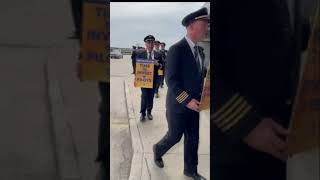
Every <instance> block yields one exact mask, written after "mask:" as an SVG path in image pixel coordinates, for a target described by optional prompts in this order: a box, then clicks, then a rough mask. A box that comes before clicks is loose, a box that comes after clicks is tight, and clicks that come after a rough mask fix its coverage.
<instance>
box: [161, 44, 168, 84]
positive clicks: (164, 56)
mask: <svg viewBox="0 0 320 180" xmlns="http://www.w3.org/2000/svg"><path fill="white" fill-rule="evenodd" d="M165 48H166V43H164V42H161V43H160V52H161V53H162V59H163V68H162V69H163V74H165V67H166V56H167V53H168V51H167V50H166V49H165ZM163 85H164V76H162V77H161V78H160V87H161V88H163Z"/></svg>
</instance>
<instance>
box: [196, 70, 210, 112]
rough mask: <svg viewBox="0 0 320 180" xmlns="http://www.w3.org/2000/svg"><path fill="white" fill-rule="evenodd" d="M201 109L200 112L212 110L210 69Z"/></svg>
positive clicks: (202, 96)
mask: <svg viewBox="0 0 320 180" xmlns="http://www.w3.org/2000/svg"><path fill="white" fill-rule="evenodd" d="M199 108H200V111H202V110H205V109H209V108H210V68H209V69H208V72H207V75H206V78H205V81H204V85H203V90H202V95H201V100H200V107H199Z"/></svg>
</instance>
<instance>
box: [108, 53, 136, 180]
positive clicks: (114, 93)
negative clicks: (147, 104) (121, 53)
mask: <svg viewBox="0 0 320 180" xmlns="http://www.w3.org/2000/svg"><path fill="white" fill-rule="evenodd" d="M110 62H111V65H110V75H111V79H110V81H111V82H110V179H112V180H128V178H129V173H130V166H131V158H132V145H131V138H130V130H129V121H128V112H127V107H126V98H125V89H124V81H125V79H126V78H127V77H128V76H130V73H131V67H130V66H129V64H128V63H127V61H125V60H119V59H111V61H110Z"/></svg>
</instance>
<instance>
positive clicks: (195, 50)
mask: <svg viewBox="0 0 320 180" xmlns="http://www.w3.org/2000/svg"><path fill="white" fill-rule="evenodd" d="M194 57H195V59H196V61H197V67H198V71H199V73H201V65H200V58H199V46H194Z"/></svg>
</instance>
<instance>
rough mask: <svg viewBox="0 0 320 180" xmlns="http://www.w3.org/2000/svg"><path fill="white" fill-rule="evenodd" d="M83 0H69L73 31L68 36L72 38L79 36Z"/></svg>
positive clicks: (78, 37)
mask: <svg viewBox="0 0 320 180" xmlns="http://www.w3.org/2000/svg"><path fill="white" fill-rule="evenodd" d="M83 2H85V1H84V0H71V1H70V3H71V10H72V18H73V23H74V32H73V35H72V36H71V37H70V38H72V39H80V37H81V24H82V23H81V22H82V6H83V5H82V4H83Z"/></svg>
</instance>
